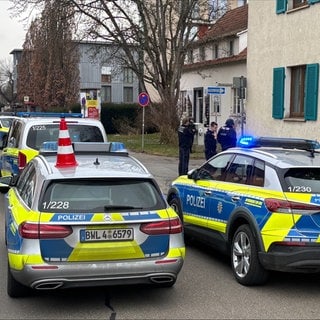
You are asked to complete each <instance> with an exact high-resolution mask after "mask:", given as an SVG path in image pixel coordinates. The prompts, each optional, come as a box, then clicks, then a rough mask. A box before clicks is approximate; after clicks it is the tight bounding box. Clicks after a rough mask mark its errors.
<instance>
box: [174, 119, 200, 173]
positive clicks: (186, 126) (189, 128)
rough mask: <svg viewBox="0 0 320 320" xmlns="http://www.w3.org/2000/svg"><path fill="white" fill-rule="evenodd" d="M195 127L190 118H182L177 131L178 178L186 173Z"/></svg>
mask: <svg viewBox="0 0 320 320" xmlns="http://www.w3.org/2000/svg"><path fill="white" fill-rule="evenodd" d="M195 132H196V129H195V125H194V123H193V121H192V119H191V118H184V119H183V120H182V124H181V126H180V127H179V129H178V139H179V169H178V170H179V176H181V175H185V174H187V173H188V166H189V157H190V151H191V148H192V144H193V139H194V134H195Z"/></svg>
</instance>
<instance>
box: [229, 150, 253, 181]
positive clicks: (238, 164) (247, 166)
mask: <svg viewBox="0 0 320 320" xmlns="http://www.w3.org/2000/svg"><path fill="white" fill-rule="evenodd" d="M252 163H253V158H249V157H246V156H239V155H238V156H236V157H235V159H234V160H233V161H232V163H231V165H230V167H229V168H228V171H227V174H226V180H225V181H226V182H233V183H241V184H246V183H247V179H248V180H249V178H250V174H251V170H252Z"/></svg>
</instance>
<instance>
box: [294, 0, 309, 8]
mask: <svg viewBox="0 0 320 320" xmlns="http://www.w3.org/2000/svg"><path fill="white" fill-rule="evenodd" d="M306 4H308V0H292V9H295V8H299V7H302V6H304V5H306Z"/></svg>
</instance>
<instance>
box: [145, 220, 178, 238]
mask: <svg viewBox="0 0 320 320" xmlns="http://www.w3.org/2000/svg"><path fill="white" fill-rule="evenodd" d="M140 230H141V231H142V232H144V233H146V234H150V235H157V234H175V233H181V232H182V224H181V221H180V219H179V218H177V219H173V220H165V221H158V222H150V223H143V224H142V225H141V226H140Z"/></svg>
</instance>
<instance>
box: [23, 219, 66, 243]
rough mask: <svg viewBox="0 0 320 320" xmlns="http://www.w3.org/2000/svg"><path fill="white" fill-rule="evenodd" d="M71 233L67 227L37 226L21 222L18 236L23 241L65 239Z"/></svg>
mask: <svg viewBox="0 0 320 320" xmlns="http://www.w3.org/2000/svg"><path fill="white" fill-rule="evenodd" d="M71 233H72V228H71V227H69V226H58V225H50V224H37V223H28V222H23V223H22V224H21V225H20V226H19V234H20V235H21V237H22V238H25V239H56V238H65V237H67V236H69V235H70V234H71Z"/></svg>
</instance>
